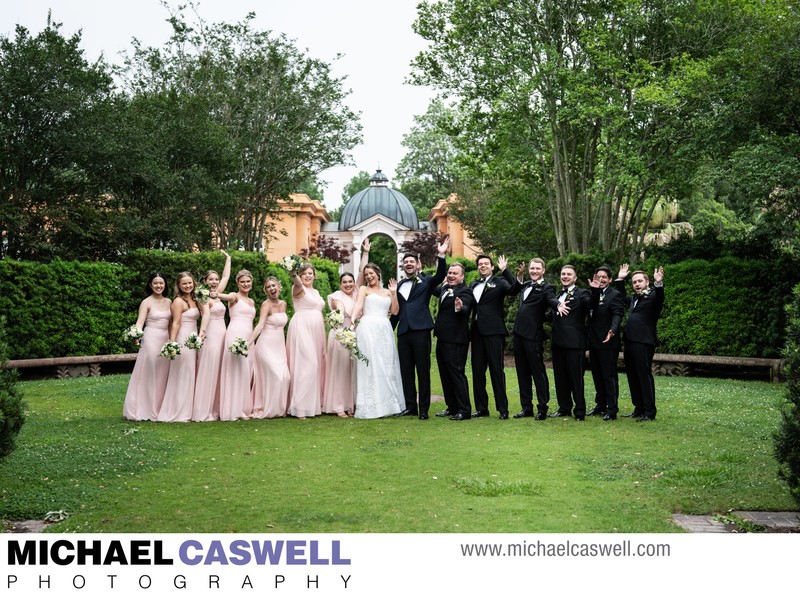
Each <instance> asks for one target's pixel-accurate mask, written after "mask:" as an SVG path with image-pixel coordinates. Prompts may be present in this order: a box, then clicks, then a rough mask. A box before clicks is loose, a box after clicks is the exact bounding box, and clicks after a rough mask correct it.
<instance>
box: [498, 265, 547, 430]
mask: <svg viewBox="0 0 800 594" xmlns="http://www.w3.org/2000/svg"><path fill="white" fill-rule="evenodd" d="M503 278H504V279H506V281H508V283H509V284H510V285H511V288H510V289H509V295H516V294H518V293H519V294H520V302H519V310H518V311H517V319H516V321H515V322H514V363H515V366H516V371H517V383H518V384H519V402H520V405H521V406H522V412H523V413H526V414H533V386H532V385H531V378H533V384H534V385H535V386H536V400H537V410H538V411H539V413H541V414H547V403H548V402H549V401H550V384H549V381H548V379H547V371H546V370H545V367H544V354H543V351H542V348H543V345H544V330H543V328H542V325H543V324H544V318H545V314H546V312H547V310H548V309H549V308H555V307H557V306H558V300H557V299H556V294H555V290H554V289H553V285H551V284H550V283H548V282H547V281H546V280H544V279H541V280H540V281H539V282H538V283H535V284H532V283H531V282H530V281H527V282H524V283H521V282H519V281H518V280H517V279H515V278H514V277H513V276H512V275H511V273H510V272H509V271H508V269H506V270H504V271H503ZM529 287H530V289H531V290H530V291H527V289H528V288H529ZM526 291H527V292H528V295H527V297H526V296H525V293H526Z"/></svg>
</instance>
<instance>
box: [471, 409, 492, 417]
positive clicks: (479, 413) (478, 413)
mask: <svg viewBox="0 0 800 594" xmlns="http://www.w3.org/2000/svg"><path fill="white" fill-rule="evenodd" d="M488 416H489V411H488V410H476V411H475V412H474V413H472V418H473V419H477V418H478V417H488Z"/></svg>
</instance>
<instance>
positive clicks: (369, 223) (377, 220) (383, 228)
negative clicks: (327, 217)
mask: <svg viewBox="0 0 800 594" xmlns="http://www.w3.org/2000/svg"><path fill="white" fill-rule="evenodd" d="M415 232H416V231H414V230H411V229H409V228H408V227H405V226H403V225H401V224H400V223H398V222H397V221H393V220H392V219H390V218H389V217H386V216H384V215H381V214H376V215H373V216H371V217H370V218H369V219H367V220H365V221H362V222H360V223H358V224H357V225H353V226H352V227H350V229H349V230H348V231H347V232H346V233H348V234H350V237H349V238H345V237H344V233H341V234H340V240H341V241H342V243H343V244H344V245H345V247H350V246H353V247H354V248H355V251H354V252H353V255H352V257H351V258H350V262H349V263H347V264H345V265H343V266H342V271H343V272H344V271H347V272H352V273H355V272H356V271H357V269H358V263H359V262H360V261H361V243H362V242H363V241H364V238H366V237H371V236H373V235H385V236H387V237H388V238H389V239H390V240H391V241H392V242H393V243H394V245H395V250H396V259H395V263H394V270H392V271H391V272H390V271H388V270H387V271H383V272H384V278H385V279H390V278H396V279H398V280H400V279H401V278H403V277H402V272H401V268H400V264H401V262H400V258H402V257H403V255H402V254H401V253H399V252H400V246H401V245H402V244H403V242H405V241H408V240H410V239H413V237H414V233H415Z"/></svg>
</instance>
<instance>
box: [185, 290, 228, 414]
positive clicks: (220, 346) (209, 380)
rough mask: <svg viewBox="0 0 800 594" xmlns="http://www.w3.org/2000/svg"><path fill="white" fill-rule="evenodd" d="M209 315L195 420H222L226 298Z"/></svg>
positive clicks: (200, 367)
mask: <svg viewBox="0 0 800 594" xmlns="http://www.w3.org/2000/svg"><path fill="white" fill-rule="evenodd" d="M207 315H208V316H209V321H208V325H207V326H206V337H205V339H204V340H203V348H202V349H200V358H199V359H198V361H197V382H196V383H195V386H194V407H193V409H192V420H193V421H216V420H218V419H219V376H220V371H221V369H222V354H223V352H224V351H225V304H223V303H222V301H217V302H216V303H214V304H212V305H211V307H209V309H208V314H207Z"/></svg>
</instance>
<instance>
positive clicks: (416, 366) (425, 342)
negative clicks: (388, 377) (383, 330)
mask: <svg viewBox="0 0 800 594" xmlns="http://www.w3.org/2000/svg"><path fill="white" fill-rule="evenodd" d="M397 351H398V355H399V358H400V376H401V378H402V380H403V397H404V398H405V401H406V410H410V411H411V412H413V413H414V414H417V413H419V414H422V413H425V414H428V410H429V409H430V407H431V331H430V330H409V331H408V332H405V333H404V334H401V335H400V336H398V337H397ZM415 375H416V378H415ZM415 380H417V381H419V408H418V407H417V386H416V382H415Z"/></svg>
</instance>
